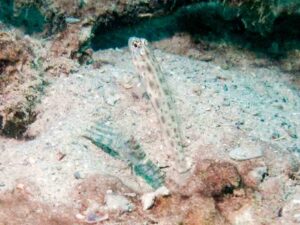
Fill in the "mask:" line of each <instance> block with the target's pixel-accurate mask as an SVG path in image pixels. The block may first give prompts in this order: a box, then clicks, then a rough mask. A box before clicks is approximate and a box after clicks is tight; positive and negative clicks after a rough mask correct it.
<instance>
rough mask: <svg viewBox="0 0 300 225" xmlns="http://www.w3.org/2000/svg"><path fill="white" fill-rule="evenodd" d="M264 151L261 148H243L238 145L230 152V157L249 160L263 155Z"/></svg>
mask: <svg viewBox="0 0 300 225" xmlns="http://www.w3.org/2000/svg"><path fill="white" fill-rule="evenodd" d="M262 155H263V151H262V149H261V148H259V147H257V148H245V147H244V148H242V147H238V148H235V149H233V150H231V151H230V152H229V157H230V158H232V159H234V160H248V159H254V158H258V157H262Z"/></svg>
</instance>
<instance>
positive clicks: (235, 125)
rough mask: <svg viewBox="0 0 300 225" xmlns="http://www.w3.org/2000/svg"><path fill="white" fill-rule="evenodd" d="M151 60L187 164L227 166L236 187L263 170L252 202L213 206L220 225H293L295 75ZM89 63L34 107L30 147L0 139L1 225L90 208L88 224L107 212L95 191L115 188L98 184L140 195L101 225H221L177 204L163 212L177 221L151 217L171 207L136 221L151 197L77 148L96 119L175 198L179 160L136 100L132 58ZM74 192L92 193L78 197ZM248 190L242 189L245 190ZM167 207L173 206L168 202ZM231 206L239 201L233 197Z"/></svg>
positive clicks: (103, 55)
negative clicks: (234, 172)
mask: <svg viewBox="0 0 300 225" xmlns="http://www.w3.org/2000/svg"><path fill="white" fill-rule="evenodd" d="M155 55H156V56H157V58H158V60H159V61H160V60H161V66H162V69H163V71H165V75H166V77H167V80H168V82H169V85H170V87H171V89H172V91H173V94H174V98H175V100H176V104H177V108H178V109H179V110H178V111H179V117H180V118H181V124H182V130H183V134H184V136H185V137H186V139H187V140H188V143H189V145H188V146H187V147H186V154H187V155H188V157H189V160H191V161H193V165H195V164H197V163H201V162H202V161H205V160H207V159H210V160H213V161H216V162H219V161H226V162H230V163H232V164H233V165H235V166H236V168H237V169H238V171H239V172H240V174H241V176H242V179H244V180H246V179H248V178H249V176H250V175H249V173H250V172H251V171H256V169H257V168H263V170H264V171H265V172H264V175H263V176H261V179H258V180H257V181H256V183H255V182H254V183H255V184H254V186H253V187H250V188H249V190H250V191H245V192H246V193H248V192H251V194H242V197H240V198H241V203H240V204H238V205H239V207H235V208H234V207H233V208H232V209H226V207H225V209H224V207H222V204H223V202H221V203H220V202H216V203H215V204H216V208H217V209H218V210H219V212H220V213H221V215H222V216H223V217H224V218H225V220H224V221H226V223H228V224H236V225H242V224H243V225H244V224H245V225H246V224H247V225H248V224H253V225H259V224H298V223H299V222H300V188H299V175H300V174H299V162H300V160H299V159H300V158H299V153H300V149H299V147H300V138H299V135H300V94H299V93H300V92H299V86H297V85H296V83H295V82H294V80H295V79H299V77H298V78H297V77H294V76H293V75H292V74H287V73H284V72H282V71H280V70H279V69H278V68H277V67H276V66H274V67H272V66H271V67H267V68H263V67H261V68H259V67H255V66H253V65H249V64H247V63H245V64H243V65H242V66H241V67H236V68H234V67H233V68H229V69H222V68H221V66H220V65H217V64H214V63H213V62H203V61H198V60H194V59H190V58H188V57H184V56H178V55H172V54H169V53H166V52H163V51H160V50H155ZM94 60H95V61H99V62H102V66H101V67H100V68H98V69H97V68H94V67H93V66H92V65H90V66H81V67H79V68H78V71H76V72H75V73H73V74H70V75H69V76H61V77H57V78H53V79H52V80H51V82H50V85H49V87H47V89H46V93H45V96H43V97H42V101H41V103H40V104H39V105H38V107H37V110H38V112H39V114H38V117H37V119H36V121H35V122H34V123H33V124H31V125H30V127H29V130H28V131H27V133H29V134H30V135H32V136H35V138H34V139H33V140H28V141H19V140H14V139H8V138H5V137H0V171H1V172H0V193H1V195H3V196H6V197H3V198H2V206H1V201H0V224H42V223H41V221H43V223H44V224H48V223H49V224H81V223H83V224H84V221H86V217H85V216H86V214H87V212H86V210H87V208H89V207H90V208H91V207H92V206H90V205H89V204H96V205H97V207H98V208H97V207H96V208H97V210H94V211H95V213H96V214H97V213H99V211H101V210H102V208H101V207H104V206H105V201H103V198H101V197H99V196H100V194H99V193H102V194H103V193H105V192H106V191H107V190H109V189H111V187H108V186H105V185H104V184H103V182H102V180H101V179H98V180H97V177H101V176H109V177H111V178H112V179H115V180H117V181H118V182H119V184H118V185H121V184H122V185H124V187H125V186H126V188H127V189H126V188H125V189H126V190H124V191H123V192H122V191H121V190H120V189H118V191H117V192H118V193H119V194H121V195H124V194H125V193H128V192H130V193H136V195H137V196H136V197H133V199H132V198H131V197H127V198H129V200H130V201H131V202H132V204H133V205H134V209H133V211H132V212H125V213H121V214H119V213H116V212H114V211H113V210H112V211H109V219H108V220H106V221H104V222H102V223H100V222H99V223H98V224H162V225H164V224H180V222H181V221H183V224H222V223H218V222H212V221H214V220H213V219H211V220H209V221H210V222H207V223H204V222H199V223H197V222H191V221H192V219H190V218H191V216H190V215H191V214H189V215H185V213H184V212H183V211H182V210H184V209H183V208H181V205H180V204H181V202H180V201H178V202H177V203H176V204H178V205H176V206H170V207H172V208H174V207H175V209H172V213H174V217H172V213H171V214H170V215H169V214H167V213H166V214H162V215H159V216H158V214H157V213H158V211H159V210H160V209H158V210H157V209H155V208H156V207H168V204H171V203H170V202H168V204H165V205H164V206H160V205H154V207H153V208H152V209H150V210H149V211H146V212H144V211H142V210H141V202H140V201H139V197H140V195H141V194H143V193H147V192H150V191H151V188H150V187H149V186H148V185H147V184H146V183H145V182H144V181H143V180H142V179H141V178H139V177H137V176H135V175H134V173H132V171H131V169H130V167H129V166H128V165H127V164H126V163H125V162H122V161H120V160H118V159H114V158H112V157H111V156H110V155H108V154H106V153H105V152H103V151H101V150H100V149H99V148H97V147H96V146H95V145H93V144H92V143H91V142H90V141H89V140H87V139H85V138H83V135H85V134H86V130H87V129H88V128H89V127H90V126H91V125H93V124H94V123H96V122H99V121H106V122H109V124H110V125H111V126H112V127H114V129H116V130H118V131H119V132H120V133H122V134H124V136H127V137H130V136H133V137H134V138H135V139H136V140H138V141H139V143H140V144H141V145H142V146H143V149H144V150H145V152H146V154H147V156H148V157H149V158H150V159H151V160H152V161H153V162H155V163H157V164H158V165H160V166H161V167H166V168H164V169H163V170H164V171H165V172H166V177H167V182H166V186H167V187H169V188H170V189H171V190H172V191H173V192H174V193H176V188H175V187H174V184H173V182H172V180H173V179H174V173H173V169H174V168H176V163H174V162H175V155H174V153H172V152H170V151H169V150H166V149H165V148H164V145H163V141H162V140H161V132H160V126H159V123H158V120H157V118H156V115H155V112H154V110H153V108H152V106H151V103H150V101H149V100H147V99H146V98H144V97H143V92H144V90H143V88H142V87H141V86H140V85H139V80H138V76H137V73H136V72H135V69H134V67H133V65H132V63H131V59H130V54H129V51H128V48H124V49H115V50H113V49H110V50H105V51H98V52H96V53H95V54H94ZM237 148H239V149H243V151H246V152H250V153H251V152H256V151H261V152H262V154H261V155H260V156H259V157H258V158H255V159H247V160H244V161H237V160H234V159H232V158H231V157H230V152H231V151H232V150H234V149H237ZM62 155H63V157H62ZM245 167H247V168H248V169H249V168H250V169H249V171H250V172H249V171H248V170H247V169H245ZM245 170H246V171H247V172H243V171H245ZM248 172H249V173H248ZM254 173H255V172H254ZM251 176H252V175H251ZM251 176H250V178H249V179H250V180H251ZM253 176H254V177H257V176H258V175H253ZM95 177H96V178H95ZM195 179H196V178H195ZM253 179H254V178H253ZM175 180H176V179H175ZM117 181H116V182H117ZM93 182H94V183H93ZM95 182H96V184H95ZM176 182H177V183H178V181H176ZM176 182H175V183H176ZM183 182H185V181H183ZM104 183H105V182H104ZM250 183H251V182H250ZM101 184H102V186H101ZM122 185H121V186H122ZM177 185H179V186H180V185H183V186H184V185H185V184H184V183H180V182H179V184H177ZM82 186H84V187H85V189H86V193H89V194H86V195H84V194H82V192H80V191H78V189H80V188H81V187H82ZM175 186H176V185H175ZM245 186H247V185H245ZM245 186H242V187H239V188H238V189H239V190H241V189H247V188H246V187H245ZM89 188H90V189H89ZM97 188H98V189H99V190H98V189H97ZM100 189H101V190H100ZM179 189H181V188H179ZM174 195H175V194H174ZM195 195H196V193H195ZM245 195H246V197H245ZM20 196H23V197H20ZM24 196H25V197H24ZM193 196H194V195H193V194H192V195H191V196H190V198H194V197H193ZM168 198H170V199H172V194H171V196H170V197H168ZM197 198H199V199H201V197H197ZM205 198H206V197H205ZM232 198H235V200H234V201H235V202H236V201H238V198H239V196H238V195H235V196H234V197H232ZM3 199H4V200H3ZM15 199H17V200H15ZM87 199H89V200H88V201H87ZM227 199H230V196H229V197H228V198H227ZM245 199H247V201H246V200H245ZM170 201H171V200H170ZM199 201H200V202H201V200H199ZM216 201H217V200H216ZM227 201H230V200H227ZM18 202H19V203H18ZM20 202H21V203H20ZM26 202H28V204H27V203H26ZM91 202H92V203H91ZM224 202H225V203H224V204H226V201H225V200H224ZM204 203H205V202H204ZM18 204H20V206H18ZM182 204H183V205H184V204H186V203H182ZM228 204H231V203H228ZM235 205H236V204H235ZM199 207H200V208H201V207H203V208H206V207H207V206H205V204H204V205H202V206H199ZM176 208H177V210H178V214H177V213H176ZM23 209H24V210H23ZM103 210H104V209H103ZM164 210H165V209H164ZM187 210H191V209H187ZM104 211H105V210H104ZM175 214H176V216H175ZM181 214H182V218H181V217H180V215H181ZM200 214H201V213H200ZM45 215H47V216H45ZM116 215H118V216H116ZM177 216H178V218H177ZM200 217H201V216H199V218H200ZM202 217H203V215H202ZM18 218H20V220H18ZM30 218H31V219H30ZM53 218H55V219H53ZM116 218H118V219H116ZM149 218H151V220H150V219H149ZM185 220H186V221H187V222H185ZM21 221H23V222H24V223H22V222H21ZM49 221H50V222H49ZM53 221H54V222H53ZM153 221H154V222H155V223H154V222H153ZM199 221H200V219H199ZM201 221H202V220H201ZM203 221H204V220H203ZM207 221H208V220H207ZM218 221H219V220H218ZM221 221H222V220H221ZM224 224H225V222H224Z"/></svg>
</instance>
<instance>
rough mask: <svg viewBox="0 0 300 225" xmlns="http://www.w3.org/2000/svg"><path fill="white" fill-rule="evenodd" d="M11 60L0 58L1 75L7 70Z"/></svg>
mask: <svg viewBox="0 0 300 225" xmlns="http://www.w3.org/2000/svg"><path fill="white" fill-rule="evenodd" d="M10 63H11V62H10V61H9V60H5V59H3V60H0V75H1V74H2V73H3V72H4V71H5V68H6V67H7V66H8V65H9V64H10Z"/></svg>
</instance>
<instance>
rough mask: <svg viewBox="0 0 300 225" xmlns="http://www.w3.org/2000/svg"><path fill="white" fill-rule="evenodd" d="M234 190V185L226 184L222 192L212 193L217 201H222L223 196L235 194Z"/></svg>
mask: <svg viewBox="0 0 300 225" xmlns="http://www.w3.org/2000/svg"><path fill="white" fill-rule="evenodd" d="M233 191H234V187H233V186H225V187H224V188H223V189H222V191H221V192H219V193H213V194H212V197H213V198H214V199H215V200H216V201H218V202H219V201H222V200H223V198H224V197H225V196H228V195H232V194H233Z"/></svg>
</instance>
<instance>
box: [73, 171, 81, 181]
mask: <svg viewBox="0 0 300 225" xmlns="http://www.w3.org/2000/svg"><path fill="white" fill-rule="evenodd" d="M74 177H75V179H76V180H79V179H82V176H81V174H80V172H79V171H76V172H75V173H74Z"/></svg>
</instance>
